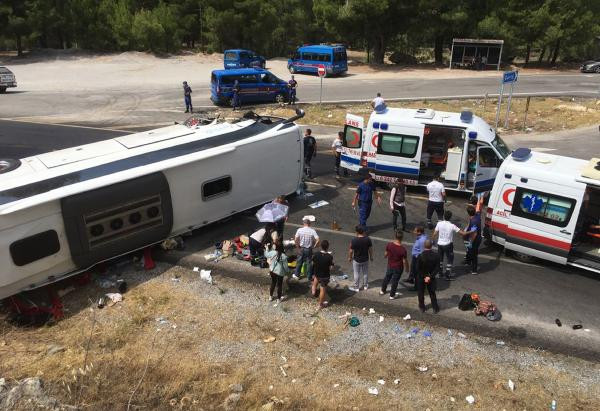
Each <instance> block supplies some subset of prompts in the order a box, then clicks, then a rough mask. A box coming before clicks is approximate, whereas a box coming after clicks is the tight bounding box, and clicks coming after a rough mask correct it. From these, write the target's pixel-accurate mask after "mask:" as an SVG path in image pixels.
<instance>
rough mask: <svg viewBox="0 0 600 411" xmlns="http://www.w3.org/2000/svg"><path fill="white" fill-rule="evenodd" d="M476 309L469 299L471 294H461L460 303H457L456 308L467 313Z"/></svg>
mask: <svg viewBox="0 0 600 411" xmlns="http://www.w3.org/2000/svg"><path fill="white" fill-rule="evenodd" d="M475 307H476V304H475V303H474V302H473V299H472V298H471V294H463V296H462V298H461V299H460V302H459V303H458V308H459V309H461V310H462V311H469V310H472V309H473V308H475Z"/></svg>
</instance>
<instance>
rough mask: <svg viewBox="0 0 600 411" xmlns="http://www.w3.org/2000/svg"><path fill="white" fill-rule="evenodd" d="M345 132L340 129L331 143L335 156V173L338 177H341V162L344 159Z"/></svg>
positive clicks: (346, 172)
mask: <svg viewBox="0 0 600 411" xmlns="http://www.w3.org/2000/svg"><path fill="white" fill-rule="evenodd" d="M343 137H344V132H343V131H339V132H338V135H337V137H336V138H335V140H333V143H331V150H332V151H333V155H334V156H335V175H336V178H339V177H340V162H341V161H342V147H343V145H344V142H343V140H342V139H343ZM344 175H348V171H346V169H344Z"/></svg>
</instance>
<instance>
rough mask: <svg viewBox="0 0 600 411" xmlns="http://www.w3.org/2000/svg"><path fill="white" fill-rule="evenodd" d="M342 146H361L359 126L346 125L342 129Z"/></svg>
mask: <svg viewBox="0 0 600 411" xmlns="http://www.w3.org/2000/svg"><path fill="white" fill-rule="evenodd" d="M343 145H344V147H348V148H361V147H362V130H361V129H360V128H356V127H352V126H346V128H345V129H344V141H343Z"/></svg>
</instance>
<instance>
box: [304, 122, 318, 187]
mask: <svg viewBox="0 0 600 411" xmlns="http://www.w3.org/2000/svg"><path fill="white" fill-rule="evenodd" d="M303 143H304V172H305V174H306V176H307V177H308V178H312V171H311V169H310V161H311V160H312V159H313V157H316V156H317V140H315V138H314V137H313V136H312V130H311V129H310V128H307V129H306V132H305V134H304V140H303Z"/></svg>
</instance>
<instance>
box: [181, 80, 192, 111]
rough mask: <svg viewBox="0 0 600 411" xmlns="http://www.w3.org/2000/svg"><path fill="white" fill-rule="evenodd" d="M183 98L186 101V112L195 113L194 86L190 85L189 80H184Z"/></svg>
mask: <svg viewBox="0 0 600 411" xmlns="http://www.w3.org/2000/svg"><path fill="white" fill-rule="evenodd" d="M183 100H184V101H185V112H186V113H188V112H190V113H193V112H194V108H193V107H192V88H191V87H190V86H189V85H188V83H187V81H184V82H183Z"/></svg>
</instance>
